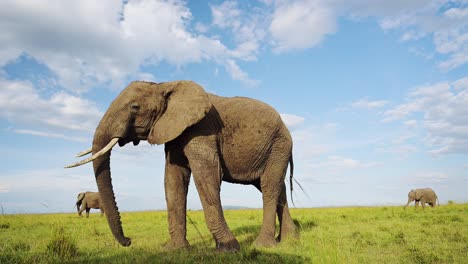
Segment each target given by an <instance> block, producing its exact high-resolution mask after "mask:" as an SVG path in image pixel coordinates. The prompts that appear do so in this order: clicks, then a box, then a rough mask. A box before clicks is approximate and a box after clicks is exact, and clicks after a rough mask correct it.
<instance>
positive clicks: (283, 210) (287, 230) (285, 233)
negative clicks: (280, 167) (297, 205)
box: [276, 182, 299, 242]
mask: <svg viewBox="0 0 468 264" xmlns="http://www.w3.org/2000/svg"><path fill="white" fill-rule="evenodd" d="M276 212H277V214H278V220H279V224H280V232H279V234H278V237H277V238H276V240H277V241H278V242H280V241H282V240H284V239H286V238H288V237H298V235H299V233H298V232H297V230H296V226H295V224H294V221H293V220H292V218H291V214H290V213H289V207H288V200H287V197H286V185H285V184H284V182H283V187H282V191H281V193H280V197H279V201H278V204H277V206H276Z"/></svg>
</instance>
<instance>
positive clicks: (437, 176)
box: [413, 171, 449, 183]
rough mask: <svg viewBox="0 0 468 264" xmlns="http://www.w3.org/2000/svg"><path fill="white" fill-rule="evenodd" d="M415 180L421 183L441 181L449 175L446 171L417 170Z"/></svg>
mask: <svg viewBox="0 0 468 264" xmlns="http://www.w3.org/2000/svg"><path fill="white" fill-rule="evenodd" d="M413 177H414V178H415V180H416V181H417V182H420V183H441V182H444V181H446V180H447V179H448V178H449V177H448V175H447V174H446V173H444V172H427V171H422V172H417V173H416V174H415V175H414V176H413Z"/></svg>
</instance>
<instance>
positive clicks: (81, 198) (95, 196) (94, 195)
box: [76, 192, 104, 217]
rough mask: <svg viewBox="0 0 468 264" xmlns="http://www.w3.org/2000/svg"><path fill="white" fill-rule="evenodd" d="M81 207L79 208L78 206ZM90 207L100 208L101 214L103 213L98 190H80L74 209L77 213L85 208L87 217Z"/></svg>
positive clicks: (79, 213)
mask: <svg viewBox="0 0 468 264" xmlns="http://www.w3.org/2000/svg"><path fill="white" fill-rule="evenodd" d="M80 207H81V208H80ZM91 208H92V209H99V210H101V216H102V215H103V214H104V209H103V208H102V205H101V197H100V196H99V193H98V192H82V193H79V194H78V197H77V199H76V210H77V211H78V215H79V216H81V213H82V212H83V211H84V210H86V217H89V211H90V210H91Z"/></svg>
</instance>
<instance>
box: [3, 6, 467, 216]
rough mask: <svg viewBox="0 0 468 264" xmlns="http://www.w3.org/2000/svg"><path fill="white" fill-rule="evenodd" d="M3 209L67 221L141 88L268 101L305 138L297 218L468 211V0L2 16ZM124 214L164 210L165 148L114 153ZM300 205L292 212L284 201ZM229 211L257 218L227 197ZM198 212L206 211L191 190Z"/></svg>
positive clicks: (46, 10)
mask: <svg viewBox="0 0 468 264" xmlns="http://www.w3.org/2000/svg"><path fill="white" fill-rule="evenodd" d="M1 5H2V8H0V32H1V33H0V127H1V128H0V150H1V151H0V158H1V160H2V166H1V170H0V205H1V208H2V212H5V213H27V212H33V213H37V212H44V213H47V212H71V211H73V210H74V209H73V205H74V202H75V199H76V195H77V194H78V193H79V192H82V191H88V190H89V191H93V190H96V184H95V181H94V176H93V172H92V166H91V165H90V164H88V165H85V166H81V167H79V168H74V169H63V166H65V165H67V164H70V163H73V162H75V161H76V159H75V157H74V156H75V154H76V153H77V152H79V151H81V150H84V149H86V148H88V147H90V146H91V140H92V137H93V133H94V128H95V127H96V126H97V123H98V122H99V120H100V118H101V116H102V114H103V113H104V111H105V110H106V109H107V107H108V105H109V104H110V102H111V101H112V100H113V99H114V98H115V97H116V96H117V94H118V93H119V92H120V91H121V90H122V89H123V88H124V87H125V86H126V84H128V83H129V82H130V81H132V80H147V81H155V82H163V81H171V80H180V79H190V80H194V81H196V82H198V83H199V84H201V85H202V86H203V87H204V88H205V90H206V91H208V92H211V93H216V94H218V95H222V96H247V97H252V98H256V99H259V100H262V101H264V102H267V103H268V104H270V105H272V106H273V107H275V108H276V109H277V110H278V112H280V113H281V115H282V117H283V119H284V121H285V122H286V124H287V125H288V127H289V129H290V131H291V133H292V135H293V139H294V158H295V173H294V176H295V177H296V179H297V180H298V181H299V182H300V183H301V185H302V186H303V187H304V189H305V192H306V193H307V195H305V194H304V193H303V192H302V191H301V190H299V188H297V187H296V191H295V192H294V194H293V195H294V201H295V204H296V207H319V206H345V205H366V206H367V205H403V204H405V202H406V197H407V196H406V195H407V193H408V191H409V190H410V189H412V188H418V187H432V188H433V189H434V190H435V191H436V192H437V193H438V194H439V199H440V201H441V203H446V202H447V201H448V200H454V201H456V202H466V201H467V200H468V192H466V190H467V188H468V175H467V171H468V159H467V154H468V1H439V0H437V1H403V0H401V1H400V0H397V1H384V0H372V1H371V0H353V1H345V0H333V1H329V0H309V1H306V0H291V1H282V0H277V1H275V0H259V1H176V0H174V1H157V0H129V1H125V2H122V1H110V0H106V1H94V0H84V1H58V0H57V1H9V0H7V1H2V4H1ZM111 167H112V172H113V182H114V189H115V192H116V196H117V201H118V204H119V208H120V209H121V210H123V211H132V210H151V209H165V199H164V188H163V171H164V153H163V146H151V145H149V144H147V143H142V144H140V145H139V146H137V147H134V146H132V145H131V144H130V145H128V146H125V147H122V148H116V149H114V151H113V155H112V161H111ZM289 200H290V198H289ZM222 202H223V205H231V206H232V205H236V206H246V207H261V194H260V193H259V192H258V191H257V190H256V189H255V188H254V187H251V186H241V185H233V184H228V183H224V184H223V185H222ZM188 203H189V205H188V206H189V208H191V209H200V208H201V206H200V202H199V199H198V195H197V192H196V189H195V187H194V185H193V184H191V185H190V190H189V202H188Z"/></svg>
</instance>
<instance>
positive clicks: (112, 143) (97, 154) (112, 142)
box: [65, 138, 119, 169]
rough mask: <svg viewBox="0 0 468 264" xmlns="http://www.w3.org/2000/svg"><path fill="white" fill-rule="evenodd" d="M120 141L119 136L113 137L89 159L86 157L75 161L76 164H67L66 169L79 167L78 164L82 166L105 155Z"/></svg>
mask: <svg viewBox="0 0 468 264" xmlns="http://www.w3.org/2000/svg"><path fill="white" fill-rule="evenodd" d="M118 141H119V138H113V139H112V140H111V141H110V142H109V143H108V144H107V145H106V146H105V147H104V148H102V149H101V150H99V151H98V152H96V153H94V154H93V155H92V156H91V157H89V158H87V159H84V160H82V161H79V162H77V163H74V164H71V165H68V166H65V169H68V168H73V167H78V166H81V165H83V164H86V163H88V162H90V161H93V160H95V159H97V158H99V157H100V156H102V155H104V154H105V153H106V152H108V151H109V150H111V149H112V147H114V146H115V144H117V142H118Z"/></svg>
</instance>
